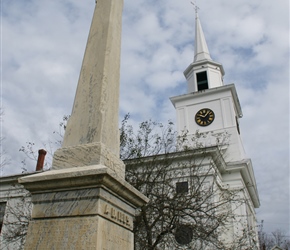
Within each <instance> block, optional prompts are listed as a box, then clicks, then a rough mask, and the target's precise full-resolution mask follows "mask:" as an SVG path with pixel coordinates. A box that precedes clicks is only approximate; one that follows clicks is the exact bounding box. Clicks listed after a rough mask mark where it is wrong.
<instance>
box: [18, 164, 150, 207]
mask: <svg viewBox="0 0 290 250" xmlns="http://www.w3.org/2000/svg"><path fill="white" fill-rule="evenodd" d="M19 183H21V184H23V185H24V186H25V188H26V189H28V190H29V191H30V192H31V193H32V194H33V195H34V194H35V195H36V194H40V193H48V192H52V191H64V190H72V191H76V190H80V189H84V188H89V187H90V188H91V187H94V188H96V187H106V189H107V190H111V192H114V194H115V195H116V197H118V199H122V200H126V201H127V202H128V203H129V204H133V206H136V207H141V206H143V205H144V202H147V201H148V198H146V197H145V196H144V195H142V194H141V193H140V192H139V191H138V190H136V189H135V188H134V187H132V186H131V185H130V184H129V183H127V182H126V181H125V180H124V179H123V178H119V177H118V176H116V175H115V173H114V172H113V171H112V170H111V169H109V168H107V167H105V166H103V165H94V166H84V167H75V168H69V169H59V170H52V171H47V172H43V173H40V174H36V175H31V176H26V177H23V178H20V179H19ZM76 195H77V194H76ZM106 199H108V198H106Z"/></svg>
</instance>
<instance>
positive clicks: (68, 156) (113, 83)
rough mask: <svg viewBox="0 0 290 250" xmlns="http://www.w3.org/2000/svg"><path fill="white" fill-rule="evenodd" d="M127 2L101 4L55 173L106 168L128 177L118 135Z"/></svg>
mask: <svg viewBox="0 0 290 250" xmlns="http://www.w3.org/2000/svg"><path fill="white" fill-rule="evenodd" d="M122 8H123V0H106V1H104V0H98V1H97V3H96V8H95V12H94V16H93V20H92V25H91V29H90V33H89V37H88V42H87V47H86V51H85V55H84V59H83V64H82V68H81V73H80V77H79V82H78V86H77V91H76V96H75V101H74V104H73V110H72V114H71V117H70V119H69V122H68V124H67V127H66V132H65V136H64V140H63V145H62V148H61V149H59V150H57V151H56V152H55V154H54V160H53V169H62V168H71V167H79V166H89V165H95V164H104V165H105V166H107V167H109V168H111V169H112V170H113V171H114V172H115V173H116V174H117V175H118V176H121V177H124V172H125V167H124V164H123V163H122V162H121V161H120V160H119V153H120V149H119V148H120V146H119V145H120V142H119V133H118V131H119V129H118V113H119V82H120V51H121V25H122Z"/></svg>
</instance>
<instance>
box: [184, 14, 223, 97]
mask: <svg viewBox="0 0 290 250" xmlns="http://www.w3.org/2000/svg"><path fill="white" fill-rule="evenodd" d="M194 44H195V45H194V60H193V62H192V63H191V64H190V65H189V66H188V67H187V69H186V70H185V71H184V76H185V77H186V80H187V83H188V87H187V92H188V93H191V92H196V91H201V90H206V89H210V88H216V87H220V86H223V85H224V83H223V76H224V74H225V72H224V69H223V66H222V65H221V64H220V63H218V62H215V61H213V60H212V58H211V56H210V53H209V50H208V47H207V43H206V39H205V36H204V33H203V30H202V27H201V23H200V20H199V16H198V13H197V11H196V18H195V43H194Z"/></svg>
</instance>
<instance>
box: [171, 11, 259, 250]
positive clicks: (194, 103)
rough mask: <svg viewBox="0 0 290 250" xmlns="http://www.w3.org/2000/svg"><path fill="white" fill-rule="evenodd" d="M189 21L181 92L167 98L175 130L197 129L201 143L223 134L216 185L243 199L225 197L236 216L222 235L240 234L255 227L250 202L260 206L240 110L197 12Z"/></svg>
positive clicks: (207, 145) (190, 131) (212, 141)
mask: <svg viewBox="0 0 290 250" xmlns="http://www.w3.org/2000/svg"><path fill="white" fill-rule="evenodd" d="M195 25H196V26H195V48H194V49H195V51H194V59H193V62H192V63H191V64H190V65H189V66H188V67H187V68H186V69H185V71H184V75H185V78H186V80H187V85H188V88H187V93H186V94H184V95H179V96H175V97H171V98H170V100H171V102H172V104H173V105H174V107H175V109H176V114H177V131H178V133H179V135H182V134H183V133H184V132H186V133H187V135H188V136H189V138H190V137H191V136H192V137H194V136H195V135H196V133H197V132H198V133H200V134H202V135H205V136H204V137H201V138H202V140H203V141H202V142H203V143H204V147H205V149H206V148H210V147H212V146H216V145H217V138H219V139H220V140H224V139H226V140H225V141H224V143H223V147H225V151H223V152H222V157H223V160H224V162H225V167H224V168H223V169H219V175H220V177H221V179H220V180H221V186H222V187H226V188H228V189H230V190H237V189H238V190H241V191H240V193H239V197H240V198H241V199H243V200H246V201H247V202H245V203H244V204H243V205H242V206H239V208H238V209H237V207H238V206H237V204H235V203H231V209H232V210H233V211H234V213H235V214H236V218H241V220H240V221H239V222H238V223H237V221H235V220H233V221H232V222H231V223H232V224H231V226H230V228H231V229H230V231H229V233H228V235H227V236H225V237H226V238H225V239H228V240H230V241H235V240H236V239H235V238H234V239H231V237H233V236H230V235H241V232H243V230H244V229H246V228H248V229H250V228H251V229H253V231H256V213H255V208H258V207H259V206H260V202H259V195H258V191H257V185H256V181H255V176H254V171H253V167H252V162H251V159H249V158H247V157H246V155H245V152H244V148H243V143H242V140H241V135H240V128H239V119H240V118H242V116H243V113H242V109H241V105H240V102H239V98H238V95H237V91H236V87H235V85H234V84H227V85H225V84H224V82H223V76H224V75H225V71H224V69H223V66H222V64H220V63H218V62H216V61H214V60H213V59H212V57H211V55H210V52H209V49H208V46H207V43H206V39H205V36H204V33H203V30H202V27H201V23H200V20H199V16H198V13H196V22H195ZM219 142H221V141H219ZM254 234H255V235H256V236H255V237H253V238H254V239H253V242H254V243H253V244H255V245H257V244H258V243H257V232H255V233H254Z"/></svg>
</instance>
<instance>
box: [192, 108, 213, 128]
mask: <svg viewBox="0 0 290 250" xmlns="http://www.w3.org/2000/svg"><path fill="white" fill-rule="evenodd" d="M213 121H214V112H213V111H212V110H211V109H208V108H203V109H201V110H199V111H198V112H197V113H196V115H195V122H196V123H197V124H198V125H199V126H208V125H209V124H211V123H212V122H213Z"/></svg>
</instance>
